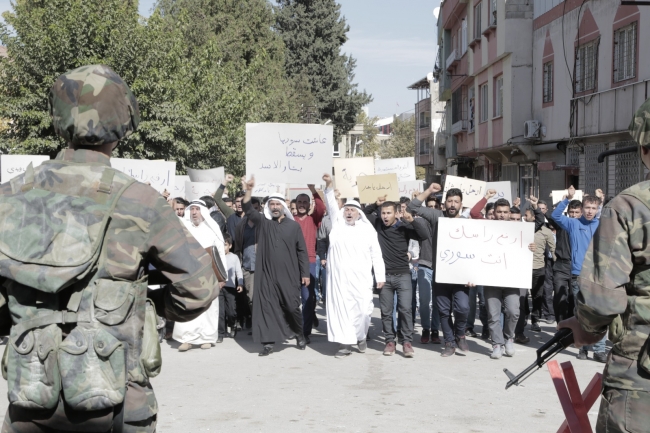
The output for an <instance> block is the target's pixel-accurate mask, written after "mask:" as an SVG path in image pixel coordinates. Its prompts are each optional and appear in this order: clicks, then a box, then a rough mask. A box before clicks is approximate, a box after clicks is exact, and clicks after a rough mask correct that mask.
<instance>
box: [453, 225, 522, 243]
mask: <svg viewBox="0 0 650 433" xmlns="http://www.w3.org/2000/svg"><path fill="white" fill-rule="evenodd" d="M468 231H470V230H469V229H468ZM487 235H488V231H487V227H483V239H482V240H483V242H490V241H491V240H492V239H493V238H494V234H493V233H489V235H490V238H489V239H487ZM479 236H480V235H479V234H478V233H472V232H471V231H470V234H469V235H468V234H467V233H466V232H465V226H464V225H463V226H461V227H459V228H456V229H454V230H453V231H451V232H449V237H450V238H452V239H461V238H466V239H473V238H478V237H479ZM517 240H519V248H523V247H524V244H523V230H522V231H520V232H519V236H517V237H514V238H510V237H509V235H508V234H502V235H500V236H499V237H498V238H496V239H495V242H496V243H497V244H499V245H512V244H514V243H516V242H517Z"/></svg>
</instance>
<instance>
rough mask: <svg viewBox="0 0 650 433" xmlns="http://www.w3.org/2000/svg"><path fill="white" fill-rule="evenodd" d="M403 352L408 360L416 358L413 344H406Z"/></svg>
mask: <svg viewBox="0 0 650 433" xmlns="http://www.w3.org/2000/svg"><path fill="white" fill-rule="evenodd" d="M402 351H403V352H404V356H405V357H406V358H413V357H414V356H415V351H414V350H413V345H411V343H404V345H403V346H402Z"/></svg>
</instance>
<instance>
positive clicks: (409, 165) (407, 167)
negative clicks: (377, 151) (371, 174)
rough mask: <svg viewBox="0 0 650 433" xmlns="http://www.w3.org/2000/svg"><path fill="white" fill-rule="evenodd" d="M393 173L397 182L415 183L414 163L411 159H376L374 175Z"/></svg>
mask: <svg viewBox="0 0 650 433" xmlns="http://www.w3.org/2000/svg"><path fill="white" fill-rule="evenodd" d="M389 173H395V174H396V175H397V180H398V181H399V182H407V181H415V179H416V178H415V161H414V159H413V157H408V158H392V159H378V160H376V161H375V174H389Z"/></svg>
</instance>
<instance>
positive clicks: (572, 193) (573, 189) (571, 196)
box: [567, 185, 576, 200]
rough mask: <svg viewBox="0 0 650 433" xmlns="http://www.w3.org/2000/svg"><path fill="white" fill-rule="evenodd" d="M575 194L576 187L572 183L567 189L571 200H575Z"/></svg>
mask: <svg viewBox="0 0 650 433" xmlns="http://www.w3.org/2000/svg"><path fill="white" fill-rule="evenodd" d="M574 195H576V189H575V188H574V187H573V185H571V186H570V187H569V189H568V190H567V198H568V199H569V200H573V196H574Z"/></svg>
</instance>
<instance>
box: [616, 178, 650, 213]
mask: <svg viewBox="0 0 650 433" xmlns="http://www.w3.org/2000/svg"><path fill="white" fill-rule="evenodd" d="M639 205H643V208H645V209H646V210H649V211H650V181H644V182H640V183H637V184H636V185H632V186H631V187H629V188H628V189H626V190H624V191H622V192H621V193H620V194H619V195H617V196H616V197H614V198H613V199H612V200H611V201H610V202H609V203H608V204H607V206H606V207H605V208H606V209H607V208H609V209H613V210H615V211H616V212H617V213H627V212H631V211H634V210H636V211H639V210H640V209H639Z"/></svg>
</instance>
